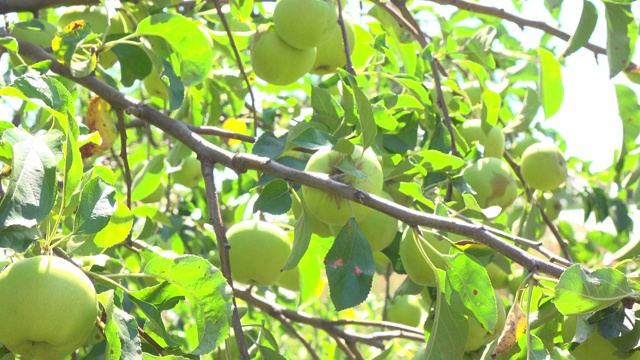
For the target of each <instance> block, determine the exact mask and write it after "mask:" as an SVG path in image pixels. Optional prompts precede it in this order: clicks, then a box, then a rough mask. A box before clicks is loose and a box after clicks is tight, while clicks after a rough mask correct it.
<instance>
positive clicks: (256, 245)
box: [227, 220, 291, 286]
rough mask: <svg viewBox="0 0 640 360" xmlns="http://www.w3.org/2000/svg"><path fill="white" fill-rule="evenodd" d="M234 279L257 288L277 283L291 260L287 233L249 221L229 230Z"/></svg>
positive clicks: (272, 226) (265, 223) (262, 222)
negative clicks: (284, 267)
mask: <svg viewBox="0 0 640 360" xmlns="http://www.w3.org/2000/svg"><path fill="white" fill-rule="evenodd" d="M227 240H228V241H229V245H230V246H231V248H230V249H229V260H230V262H231V275H232V276H233V279H234V280H236V281H239V282H242V283H245V284H250V285H255V286H269V285H273V284H275V282H276V281H277V280H278V278H279V277H280V275H281V272H280V270H281V269H282V267H283V266H284V264H285V262H286V261H287V259H288V258H289V253H291V244H290V242H289V237H288V236H287V233H286V232H285V231H284V230H282V229H281V228H279V227H278V226H276V225H274V224H271V223H268V222H265V221H252V220H246V221H241V222H239V223H236V224H234V225H233V226H231V227H230V228H229V230H227Z"/></svg>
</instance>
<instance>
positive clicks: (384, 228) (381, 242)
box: [358, 191, 399, 251]
mask: <svg viewBox="0 0 640 360" xmlns="http://www.w3.org/2000/svg"><path fill="white" fill-rule="evenodd" d="M380 196H381V197H383V198H384V199H386V200H389V201H393V198H391V196H390V195H389V194H387V193H386V192H385V191H383V192H382V193H381V194H380ZM398 224H399V221H398V219H396V218H394V217H392V216H389V215H387V214H385V213H382V212H380V211H377V210H373V211H372V212H371V213H370V214H369V215H367V217H365V218H364V219H362V220H361V221H359V222H358V228H359V229H360V231H361V232H362V235H364V237H365V238H367V240H368V241H369V245H371V250H372V251H379V250H382V249H384V248H386V247H387V246H389V245H391V243H392V242H393V239H395V238H396V233H397V232H398Z"/></svg>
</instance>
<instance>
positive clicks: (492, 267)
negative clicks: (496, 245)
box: [486, 262, 509, 289]
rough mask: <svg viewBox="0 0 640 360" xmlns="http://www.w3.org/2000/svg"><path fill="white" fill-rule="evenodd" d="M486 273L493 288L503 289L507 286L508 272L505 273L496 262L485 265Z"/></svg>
mask: <svg viewBox="0 0 640 360" xmlns="http://www.w3.org/2000/svg"><path fill="white" fill-rule="evenodd" d="M486 270H487V274H488V275H489V279H490V280H491V285H493V287H494V288H495V289H504V288H506V287H508V286H509V274H507V273H506V272H505V271H504V270H503V269H502V268H501V267H500V266H498V265H496V263H493V262H490V263H489V264H487V266H486Z"/></svg>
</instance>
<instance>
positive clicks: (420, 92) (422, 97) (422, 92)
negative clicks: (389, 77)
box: [393, 74, 431, 108]
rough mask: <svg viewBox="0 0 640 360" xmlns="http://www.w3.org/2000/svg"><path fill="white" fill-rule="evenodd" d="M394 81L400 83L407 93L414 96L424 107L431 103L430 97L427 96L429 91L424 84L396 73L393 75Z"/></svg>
mask: <svg viewBox="0 0 640 360" xmlns="http://www.w3.org/2000/svg"><path fill="white" fill-rule="evenodd" d="M393 80H394V81H397V82H398V83H400V84H402V86H404V87H405V88H406V89H407V90H409V93H410V94H411V95H412V96H413V97H415V98H416V99H417V100H418V101H420V103H421V104H422V106H423V107H424V108H427V107H429V106H430V105H431V98H430V97H429V91H428V90H427V88H425V86H424V85H423V84H422V83H421V82H420V81H418V80H417V79H415V78H413V77H404V76H402V74H400V75H396V76H394V77H393Z"/></svg>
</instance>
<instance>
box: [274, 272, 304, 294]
mask: <svg viewBox="0 0 640 360" xmlns="http://www.w3.org/2000/svg"><path fill="white" fill-rule="evenodd" d="M276 285H278V286H280V287H282V288H285V289H287V290H291V291H300V269H299V268H298V267H294V268H293V269H289V270H285V271H283V272H281V273H280V277H278V280H276Z"/></svg>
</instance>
